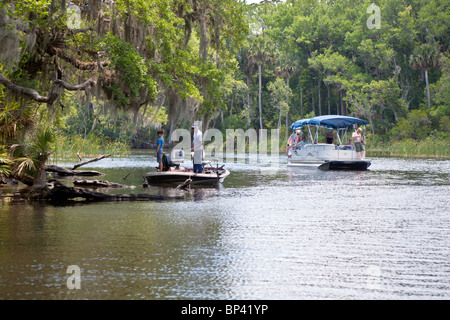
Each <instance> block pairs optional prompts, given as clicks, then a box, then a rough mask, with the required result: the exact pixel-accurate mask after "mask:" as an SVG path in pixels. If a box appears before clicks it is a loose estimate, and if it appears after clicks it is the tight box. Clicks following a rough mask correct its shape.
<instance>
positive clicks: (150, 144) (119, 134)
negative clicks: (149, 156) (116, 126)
mask: <svg viewBox="0 0 450 320" xmlns="http://www.w3.org/2000/svg"><path fill="white" fill-rule="evenodd" d="M97 128H99V129H102V130H103V131H106V132H109V133H113V134H117V135H118V136H122V137H125V138H128V139H132V140H135V141H139V142H142V143H145V144H148V145H149V146H153V145H154V144H152V143H148V142H146V141H143V140H139V139H136V138H133V137H129V136H126V135H124V134H121V133H117V132H114V131H110V130H107V129H103V128H100V127H97Z"/></svg>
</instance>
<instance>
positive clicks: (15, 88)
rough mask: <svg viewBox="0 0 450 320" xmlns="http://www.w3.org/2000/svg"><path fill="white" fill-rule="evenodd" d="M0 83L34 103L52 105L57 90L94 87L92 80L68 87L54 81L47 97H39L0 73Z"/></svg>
mask: <svg viewBox="0 0 450 320" xmlns="http://www.w3.org/2000/svg"><path fill="white" fill-rule="evenodd" d="M0 83H1V84H3V85H4V86H5V87H6V88H7V89H8V90H10V91H12V92H14V93H17V94H19V95H22V96H27V97H29V98H31V99H33V100H34V101H36V102H41V103H47V104H49V105H52V104H53V102H55V100H56V99H57V98H58V96H59V88H61V87H62V88H64V89H66V90H69V91H78V90H86V89H88V88H89V87H93V86H94V85H95V81H94V80H92V79H88V80H86V81H85V82H84V83H82V84H80V85H70V84H68V83H67V82H65V81H64V80H61V79H56V80H55V81H54V82H53V86H52V88H51V90H50V93H49V95H48V96H47V97H44V96H41V95H40V94H39V93H38V92H37V91H36V90H34V89H31V88H26V87H21V86H18V85H16V84H14V83H12V82H11V81H9V80H8V79H7V78H6V77H5V76H4V75H3V74H2V73H1V72H0Z"/></svg>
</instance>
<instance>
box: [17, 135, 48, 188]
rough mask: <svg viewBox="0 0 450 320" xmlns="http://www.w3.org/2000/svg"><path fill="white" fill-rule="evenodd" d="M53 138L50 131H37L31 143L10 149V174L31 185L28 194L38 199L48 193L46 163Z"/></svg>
mask: <svg viewBox="0 0 450 320" xmlns="http://www.w3.org/2000/svg"><path fill="white" fill-rule="evenodd" d="M53 141H54V136H53V134H52V132H51V131H50V129H41V130H39V131H38V132H37V133H36V135H35V138H34V139H33V142H32V143H24V144H20V145H19V144H17V145H14V146H12V147H11V157H12V170H11V173H12V175H13V176H14V177H16V178H17V179H18V180H19V181H22V182H25V183H27V184H31V185H32V188H31V191H30V194H32V195H33V196H34V195H36V196H37V197H40V196H41V195H43V194H45V192H46V191H48V188H47V175H46V162H47V160H48V158H49V156H50V154H51V151H50V150H51V143H52V142H53Z"/></svg>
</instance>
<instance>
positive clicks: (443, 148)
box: [367, 137, 450, 158]
mask: <svg viewBox="0 0 450 320" xmlns="http://www.w3.org/2000/svg"><path fill="white" fill-rule="evenodd" d="M367 155H368V156H396V157H404V158H425V157H430V158H450V140H448V139H443V140H439V139H435V138H433V137H429V138H427V139H424V140H420V141H418V140H413V139H406V140H401V141H394V142H381V141H378V142H375V141H374V143H373V144H371V143H368V145H367Z"/></svg>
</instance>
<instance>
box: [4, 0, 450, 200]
mask: <svg viewBox="0 0 450 320" xmlns="http://www.w3.org/2000/svg"><path fill="white" fill-rule="evenodd" d="M74 8H76V9H77V10H75V12H74V11H73V9H74ZM68 9H70V10H68ZM449 17H450V16H449V10H448V0H447V1H444V0H430V1H419V0H413V1H409V2H402V1H399V0H381V1H378V2H377V5H375V4H371V3H370V2H366V1H357V0H345V1H344V0H335V1H331V2H329V1H319V0H303V1H297V0H286V1H262V2H261V3H259V4H247V3H246V2H245V1H235V0H220V1H219V0H208V1H206V0H197V1H186V0H164V1H163V0H146V1H142V0H129V1H110V2H108V1H100V0H89V1H87V2H86V1H81V0H73V1H71V2H70V5H69V2H66V1H56V0H36V1H2V2H0V21H1V23H0V40H2V39H3V40H4V41H3V43H2V46H0V180H1V177H2V175H3V176H12V177H16V178H17V179H18V180H20V179H22V180H24V181H27V182H28V183H30V184H31V185H32V187H33V191H36V194H39V192H40V191H42V192H44V193H45V192H47V190H46V188H47V180H46V171H45V168H46V165H47V164H49V163H51V162H52V161H66V160H69V159H70V161H72V159H73V160H76V159H77V158H78V160H79V161H82V159H87V158H92V157H98V156H99V155H101V154H111V156H112V157H126V156H127V155H128V154H130V152H131V150H133V149H144V148H153V145H154V143H155V141H156V139H157V136H156V133H157V131H158V130H160V129H164V130H165V132H167V135H166V136H165V137H164V138H165V139H166V141H168V140H169V137H172V134H173V133H174V132H175V130H176V129H187V130H188V131H190V129H191V125H192V123H193V122H195V121H201V122H202V124H203V128H205V129H206V128H216V129H217V130H220V131H221V132H222V135H224V133H225V132H226V131H227V130H228V129H238V130H243V131H244V132H245V131H247V130H249V129H252V130H255V131H257V130H261V129H263V130H274V129H275V130H278V132H279V142H277V143H275V144H274V146H273V147H271V142H272V141H270V142H269V141H268V145H267V148H264V151H267V153H268V154H269V153H270V154H271V150H273V148H278V149H279V152H280V155H285V154H286V153H285V152H286V142H287V139H288V136H289V134H290V132H289V130H290V129H289V128H290V127H289V126H290V124H291V123H292V122H294V121H296V120H299V119H305V118H310V117H313V116H321V115H326V114H327V115H331V114H333V115H334V114H335V115H348V116H354V117H357V118H361V119H364V120H366V121H367V123H368V125H367V127H366V129H365V134H366V142H367V146H366V151H367V155H368V156H370V155H372V156H399V157H405V158H425V157H429V158H450V151H449V150H450V103H449V101H450V91H449V88H450V55H449V52H450V51H449V48H450V37H449V35H450V32H449V25H448V23H447V22H448V21H449ZM75 22H76V23H75ZM202 131H203V130H202ZM180 138H182V137H180ZM239 138H240V137H239ZM249 139H250V138H249ZM320 141H323V140H320ZM252 143H253V141H250V142H248V143H247V142H245V143H243V144H241V145H240V147H236V148H237V149H238V150H240V151H239V152H245V151H243V150H253V151H252V152H256V150H257V149H255V148H254V145H253V144H252ZM245 144H251V147H252V148H248V146H247V147H246V149H242V147H243V145H245ZM225 146H226V145H225V144H219V145H218V148H221V147H223V149H224V151H225V149H226V148H225ZM153 150H154V149H153ZM167 150H170V149H167ZM149 151H150V150H149ZM261 153H262V152H261ZM149 155H150V156H151V155H152V152H150V153H149Z"/></svg>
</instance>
